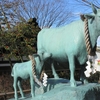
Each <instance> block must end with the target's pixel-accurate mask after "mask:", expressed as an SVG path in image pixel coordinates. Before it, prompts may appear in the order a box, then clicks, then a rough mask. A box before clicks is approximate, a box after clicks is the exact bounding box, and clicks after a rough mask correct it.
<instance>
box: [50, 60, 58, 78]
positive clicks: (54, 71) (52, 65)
mask: <svg viewBox="0 0 100 100" xmlns="http://www.w3.org/2000/svg"><path fill="white" fill-rule="evenodd" d="M51 68H52V73H53V76H54V78H55V79H58V78H59V76H58V74H57V73H56V70H55V68H54V62H52V63H51Z"/></svg>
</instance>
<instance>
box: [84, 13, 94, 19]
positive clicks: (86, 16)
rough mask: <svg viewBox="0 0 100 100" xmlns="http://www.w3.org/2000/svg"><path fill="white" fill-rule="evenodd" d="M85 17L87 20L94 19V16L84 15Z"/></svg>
mask: <svg viewBox="0 0 100 100" xmlns="http://www.w3.org/2000/svg"><path fill="white" fill-rule="evenodd" d="M84 17H85V18H86V19H91V18H94V15H89V14H84Z"/></svg>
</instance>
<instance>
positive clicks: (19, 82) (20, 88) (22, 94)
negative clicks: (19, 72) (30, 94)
mask: <svg viewBox="0 0 100 100" xmlns="http://www.w3.org/2000/svg"><path fill="white" fill-rule="evenodd" d="M17 84H18V88H19V90H20V94H21V97H22V98H25V96H24V93H23V90H22V87H21V80H18V82H17Z"/></svg>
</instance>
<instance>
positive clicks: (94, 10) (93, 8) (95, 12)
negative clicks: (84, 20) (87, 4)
mask: <svg viewBox="0 0 100 100" xmlns="http://www.w3.org/2000/svg"><path fill="white" fill-rule="evenodd" d="M91 6H92V10H93V12H94V14H97V9H96V8H95V7H94V5H93V4H91Z"/></svg>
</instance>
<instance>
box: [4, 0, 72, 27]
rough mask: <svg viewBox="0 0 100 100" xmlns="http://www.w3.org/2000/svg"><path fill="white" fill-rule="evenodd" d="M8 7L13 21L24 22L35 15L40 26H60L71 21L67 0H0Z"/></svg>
mask: <svg viewBox="0 0 100 100" xmlns="http://www.w3.org/2000/svg"><path fill="white" fill-rule="evenodd" d="M2 2H3V4H2V5H4V6H6V7H8V8H9V9H8V10H9V16H10V19H11V21H13V22H19V21H22V22H26V21H27V20H28V19H30V18H33V17H35V18H36V19H37V21H38V23H39V26H40V27H41V28H44V27H48V28H49V27H51V26H55V27H57V26H61V25H64V24H66V23H68V22H70V21H72V11H71V9H69V5H68V0H67V2H66V3H65V2H64V1H62V0H4V1H3V0H2Z"/></svg>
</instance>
